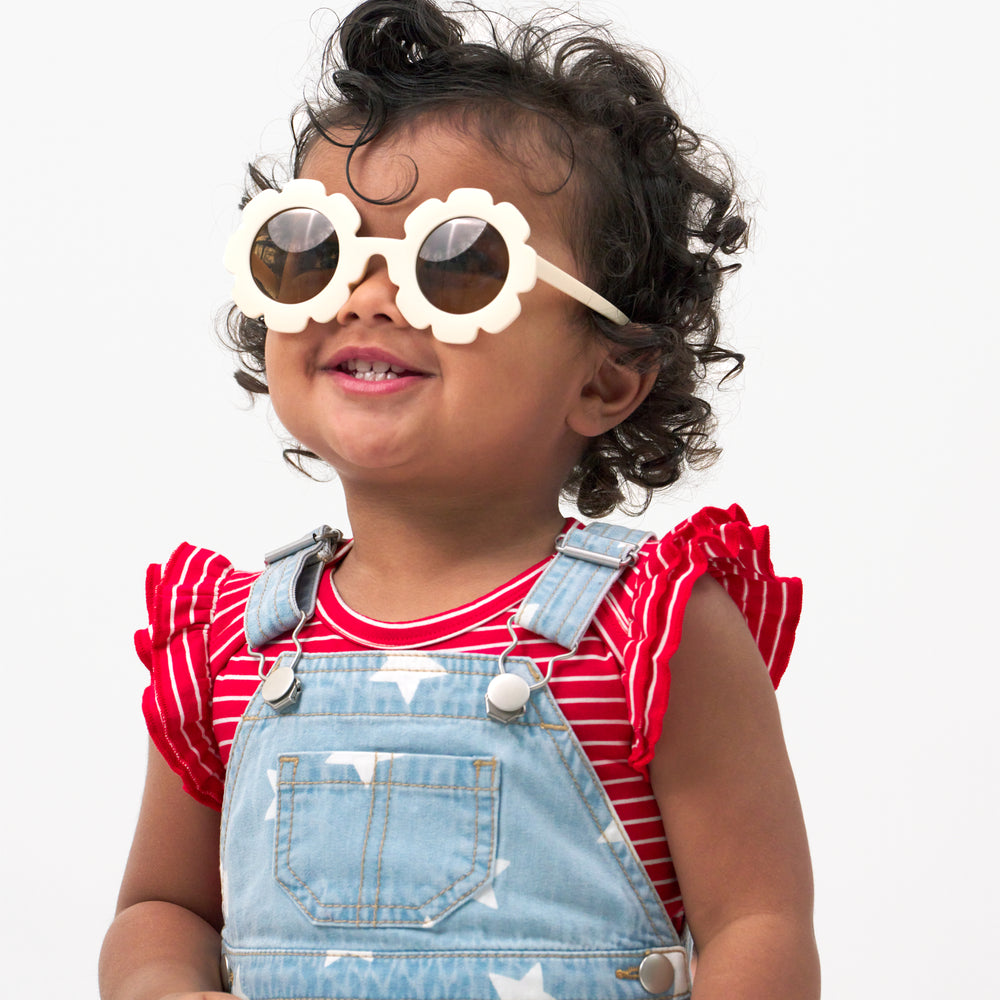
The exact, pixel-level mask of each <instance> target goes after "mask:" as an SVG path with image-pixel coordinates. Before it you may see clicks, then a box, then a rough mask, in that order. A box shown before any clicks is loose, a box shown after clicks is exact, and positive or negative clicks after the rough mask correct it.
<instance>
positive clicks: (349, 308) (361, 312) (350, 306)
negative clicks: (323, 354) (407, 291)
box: [335, 255, 406, 326]
mask: <svg viewBox="0 0 1000 1000" xmlns="http://www.w3.org/2000/svg"><path fill="white" fill-rule="evenodd" d="M398 291H399V289H398V288H397V287H396V285H394V284H393V282H392V279H391V278H390V277H389V269H388V267H387V265H386V262H385V259H384V258H383V257H382V256H380V255H374V256H372V258H371V259H370V260H369V261H368V266H367V268H366V269H365V273H364V274H363V275H362V276H361V280H360V281H358V282H357V284H355V285H354V287H353V288H352V289H351V293H350V295H348V296H347V301H346V302H345V303H344V304H343V305H342V306H341V307H340V309H339V310H338V311H337V315H336V317H335V319H336V321H337V323H338V324H340V325H341V326H345V325H346V324H348V323H351V322H362V323H366V324H367V323H376V324H377V323H392V324H393V325H396V326H405V325H406V320H405V319H404V318H403V314H402V313H401V312H400V311H399V309H398V308H397V307H396V293H397V292H398Z"/></svg>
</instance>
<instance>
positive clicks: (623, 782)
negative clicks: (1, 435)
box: [136, 506, 801, 928]
mask: <svg viewBox="0 0 1000 1000" xmlns="http://www.w3.org/2000/svg"><path fill="white" fill-rule="evenodd" d="M348 548H349V543H348V544H347V545H345V546H344V547H343V548H342V550H341V552H340V553H338V556H342V555H343V554H344V553H345V552H346V551H347V550H348ZM547 562H548V560H546V561H545V562H543V563H539V564H538V565H537V566H533V567H531V568H530V569H528V570H526V571H525V572H524V573H522V574H520V575H519V576H517V577H515V578H514V579H513V580H511V581H510V582H509V583H507V584H505V585H504V586H502V587H500V588H498V589H497V590H494V591H493V592H491V593H490V594H487V595H486V596H485V597H483V598H480V599H479V600H477V601H474V602H473V603H471V604H466V605H464V606H463V607H461V608H458V609H456V610H454V611H449V612H447V613H445V614H440V615H435V616H434V617H432V618H427V619H422V620H420V621H417V622H403V623H384V622H376V621H373V620H371V619H368V618H364V617H363V616H361V615H358V614H356V613H355V612H353V611H352V610H351V609H350V608H348V607H347V606H346V605H345V604H344V603H343V601H341V599H340V596H339V594H338V593H337V590H336V587H335V585H334V571H335V568H336V563H334V564H333V570H332V571H331V572H329V573H325V574H324V576H323V580H322V581H321V584H320V589H319V595H318V599H317V606H316V614H315V615H314V616H313V617H312V619H310V621H309V622H307V624H306V626H305V627H304V628H303V630H302V632H301V633H300V639H301V641H302V645H303V648H304V649H305V651H306V652H309V653H346V652H356V651H359V650H366V649H373V648H374V649H392V648H405V649H414V648H419V649H423V650H438V651H448V652H460V651H465V652H477V653H483V654H487V655H490V656H499V654H500V652H501V651H502V650H503V649H504V648H506V646H507V645H508V644H509V642H510V636H509V633H508V631H507V620H508V618H509V616H510V613H511V612H512V611H513V610H514V609H515V608H516V607H517V605H518V604H520V602H521V601H522V600H523V599H524V597H525V596H526V595H527V593H528V591H529V590H530V588H531V586H532V584H533V583H534V582H535V580H536V579H537V577H538V575H539V574H540V573H541V571H542V570H543V569H544V567H545V565H546V563H547ZM705 572H709V573H711V574H712V576H713V577H715V579H716V580H718V581H719V582H720V583H721V584H722V585H723V586H724V587H725V588H726V590H727V592H728V593H729V595H730V596H731V597H732V599H733V600H734V601H735V602H736V604H737V606H738V607H739V608H740V610H741V611H742V612H743V615H744V617H745V618H746V620H747V624H748V626H749V628H750V631H751V632H752V634H753V636H754V638H755V639H756V641H757V645H758V648H759V649H760V651H761V655H762V656H763V658H764V662H765V664H766V665H767V669H768V671H769V673H770V676H771V680H772V682H773V683H774V684H775V685H776V684H777V683H778V680H779V679H780V677H781V674H782V673H783V672H784V669H785V667H786V665H787V663H788V657H789V655H790V653H791V647H792V642H793V639H794V634H795V627H796V624H797V623H798V617H799V609H800V606H801V584H800V581H799V580H797V579H794V578H783V577H778V576H776V575H775V573H774V570H773V569H772V567H771V560H770V553H769V547H768V531H767V528H765V527H757V528H751V527H750V525H749V524H748V522H747V520H746V516H745V515H744V514H743V511H742V510H740V508H739V507H736V506H733V507H730V508H729V510H727V511H723V510H719V509H716V508H705V509H704V510H702V511H700V512H699V513H698V514H696V515H695V516H694V517H692V518H690V519H688V520H687V521H684V522H683V523H682V524H680V525H679V526H678V527H677V528H676V529H674V531H672V532H670V533H669V534H668V535H666V536H665V537H664V538H662V539H661V540H660V541H650V542H647V543H646V545H644V546H643V548H642V551H641V553H640V556H639V559H638V561H637V563H636V565H635V567H634V568H633V569H632V570H631V571H629V572H626V573H625V574H624V575H623V576H622V577H621V578H620V579H619V580H618V581H617V582H616V583H615V584H614V585H613V586H612V588H611V590H610V592H609V594H608V596H607V598H606V599H605V601H604V602H603V604H602V605H601V606H600V608H599V609H598V612H597V615H596V616H595V619H594V622H593V623H592V625H591V627H590V628H589V629H588V631H587V633H586V635H585V636H584V638H583V641H582V642H581V643H580V646H579V648H578V649H577V653H576V655H575V656H574V657H573V658H572V659H570V660H564V661H561V662H560V663H558V664H557V665H556V669H555V672H554V674H553V677H552V680H551V682H550V684H551V689H552V693H553V695H554V696H555V698H556V700H557V701H558V703H559V705H560V707H561V709H562V711H563V712H564V713H565V715H566V718H567V719H568V721H569V722H570V724H571V726H572V727H573V731H574V733H575V734H576V736H577V738H578V740H579V742H580V744H581V746H582V747H583V750H584V752H585V753H586V755H587V757H588V759H589V760H590V762H591V764H592V765H593V767H594V770H595V772H596V773H597V776H598V778H599V779H600V781H601V783H602V785H603V786H604V788H605V790H606V792H607V794H608V797H609V798H610V799H611V802H612V803H613V805H614V807H615V809H616V811H617V813H618V816H619V818H620V819H621V821H622V824H623V826H624V828H625V831H626V833H627V834H628V836H629V838H630V839H631V841H632V844H633V846H634V847H635V849H636V852H637V854H638V855H639V857H640V859H641V860H642V862H643V863H644V865H645V867H646V870H647V871H648V872H649V876H650V879H651V880H652V882H653V884H654V885H655V886H656V888H657V890H658V892H659V893H660V896H661V898H662V899H663V902H664V905H665V907H666V909H667V912H668V913H669V914H670V916H671V918H672V919H673V920H674V922H675V924H676V926H677V927H678V928H680V926H681V924H682V923H683V918H684V909H683V903H682V901H681V898H680V893H679V891H678V888H677V878H676V875H675V873H674V867H673V863H672V862H671V859H670V850H669V847H668V845H667V842H666V838H665V836H664V832H663V823H662V821H661V819H660V813H659V810H658V808H657V804H656V800H655V799H654V797H653V793H652V789H651V787H650V784H649V773H648V765H649V762H650V760H651V759H652V756H653V750H654V748H655V746H656V742H657V740H658V738H659V736H660V732H661V729H662V726H663V717H664V713H665V712H666V708H667V702H668V699H669V692H670V670H669V664H670V657H671V656H672V655H673V652H674V650H675V649H676V648H677V646H678V643H679V642H680V635H681V625H682V622H683V617H684V608H685V606H686V604H687V600H688V598H689V597H690V594H691V589H692V587H693V586H694V583H695V581H696V580H697V579H698V577H700V576H701V575H702V574H703V573H705ZM257 575H258V574H257V573H243V572H239V571H237V570H235V569H233V567H232V566H231V564H230V563H229V562H228V560H226V559H225V558H224V557H223V556H220V555H219V554H218V553H215V552H210V551H209V550H207V549H199V548H194V547H193V546H191V545H188V544H186V543H185V544H183V545H181V546H180V547H179V548H178V549H177V550H176V551H175V552H174V553H173V555H172V556H171V557H170V559H169V560H168V562H167V563H165V564H164V565H163V566H160V565H153V566H150V568H149V571H148V574H147V580H146V595H147V603H148V606H149V618H150V625H149V628H148V629H143V630H141V631H139V632H137V633H136V648H137V650H138V652H139V655H140V657H141V659H142V660H143V662H144V663H145V664H146V666H147V668H148V669H149V670H150V673H151V682H150V685H149V687H148V688H147V689H146V692H145V694H144V696H143V711H144V713H145V716H146V722H147V725H148V727H149V732H150V735H151V737H152V739H153V741H154V743H155V744H156V746H157V747H158V748H159V750H160V752H161V753H162V754H163V756H164V758H165V759H166V760H167V762H168V763H169V764H170V766H171V767H172V768H173V769H174V770H175V771H176V772H177V773H178V774H179V775H180V776H181V778H182V779H183V782H184V787H185V788H186V789H187V790H188V792H189V793H190V794H191V795H192V796H194V798H196V799H197V800H198V801H199V802H202V803H205V804H206V805H210V806H213V807H215V808H219V807H220V805H221V802H222V792H223V786H224V783H225V768H226V762H227V761H228V759H229V751H230V747H231V746H232V742H233V738H234V735H235V732H236V726H237V724H238V723H239V720H240V716H241V714H242V712H243V710H244V708H245V707H246V705H247V703H248V702H249V700H250V698H251V697H252V696H253V694H254V691H255V690H256V688H257V685H258V684H259V683H260V678H259V676H258V660H257V658H256V657H255V656H253V655H252V654H251V653H250V652H249V651H248V649H247V645H246V639H245V637H244V634H243V612H244V609H245V607H246V602H247V598H248V596H249V593H250V588H251V586H252V584H253V582H254V580H255V579H256V577H257ZM519 638H520V642H519V644H518V647H517V653H518V655H527V656H531V657H532V658H534V659H535V660H539V661H545V660H548V659H549V658H551V657H553V656H557V655H559V654H560V653H562V652H565V650H563V649H562V648H561V647H559V646H556V645H554V644H553V643H551V642H549V641H548V640H546V639H542V638H539V637H538V636H535V635H533V634H532V633H528V632H520V633H519ZM292 648H293V645H292V642H291V638H290V636H286V637H283V639H282V640H280V641H278V642H275V643H273V644H271V645H269V646H267V647H265V648H264V649H263V650H262V652H264V654H265V656H266V658H267V660H268V661H271V660H272V659H273V657H275V656H277V655H278V654H279V653H281V652H283V651H285V650H289V649H292Z"/></svg>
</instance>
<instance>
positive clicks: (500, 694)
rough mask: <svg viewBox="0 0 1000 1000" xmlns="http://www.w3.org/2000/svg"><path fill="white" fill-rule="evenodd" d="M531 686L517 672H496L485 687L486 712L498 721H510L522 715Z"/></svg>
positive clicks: (529, 695)
mask: <svg viewBox="0 0 1000 1000" xmlns="http://www.w3.org/2000/svg"><path fill="white" fill-rule="evenodd" d="M530 697H531V688H530V687H528V682H527V681H526V680H525V679H524V678H523V677H518V676H517V674H498V675H497V676H496V677H494V678H493V680H491V681H490V686H489V687H488V688H487V689H486V714H487V715H489V717H490V718H491V719H496V720H497V721H498V722H510V721H511V720H512V719H517V718H519V717H520V716H522V715H524V706H525V705H527V704H528V699H529V698H530Z"/></svg>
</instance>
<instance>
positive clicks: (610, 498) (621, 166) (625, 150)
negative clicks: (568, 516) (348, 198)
mask: <svg viewBox="0 0 1000 1000" xmlns="http://www.w3.org/2000/svg"><path fill="white" fill-rule="evenodd" d="M477 26H485V33H484V34H483V35H482V38H484V39H485V40H480V41H477V40H466V38H467V35H468V34H470V33H471V30H472V29H474V28H475V27H477ZM665 75H666V74H665V71H664V69H663V65H662V63H660V62H659V60H658V59H657V58H656V57H654V56H651V55H648V54H646V53H642V52H637V51H635V50H632V49H630V48H626V47H625V46H623V45H621V44H619V43H618V42H616V41H615V40H614V39H613V38H612V36H611V35H610V34H609V32H608V30H607V28H606V27H603V26H598V25H593V24H587V23H585V22H581V21H578V20H575V19H568V18H567V17H566V16H565V15H562V14H560V13H559V12H547V13H541V14H539V15H537V16H535V17H533V18H532V19H531V20H530V21H528V22H527V23H524V24H514V23H511V22H508V21H506V20H504V19H501V18H500V17H498V16H495V15H493V16H491V15H487V14H486V13H485V12H484V11H482V10H480V9H479V8H477V7H475V6H474V5H473V4H471V3H470V4H462V5H461V6H460V7H459V8H457V10H453V11H451V12H449V13H445V12H444V11H442V10H441V8H439V7H438V6H437V5H435V4H434V3H432V2H429V0H367V2H365V3H362V4H360V5H359V6H358V7H357V8H355V9H354V10H353V11H352V12H351V13H350V14H349V15H347V17H346V18H344V20H343V21H342V23H341V24H340V26H339V28H338V29H337V31H336V32H335V33H334V34H333V35H332V37H331V38H330V39H329V40H328V41H327V43H326V47H325V49H324V53H323V67H322V74H321V77H320V81H319V85H318V87H317V92H316V96H315V97H314V98H313V99H311V100H306V102H305V103H304V104H303V105H302V106H301V107H300V108H298V109H296V111H295V112H294V113H293V115H292V119H291V127H292V135H293V138H294V149H293V153H292V161H291V174H292V176H298V174H299V172H300V169H301V167H302V163H303V160H304V159H305V156H306V154H307V153H308V151H309V150H310V149H311V148H312V146H313V145H314V144H315V143H316V142H318V141H320V140H326V141H329V142H333V143H335V144H337V145H342V146H343V145H347V146H348V147H349V154H348V182H349V183H350V184H351V187H352V189H354V188H353V183H352V182H351V180H350V156H351V155H353V152H354V151H355V150H356V149H358V148H359V147H360V146H362V145H364V144H365V143H368V142H370V141H371V140H372V139H374V138H375V137H376V136H378V135H381V134H385V133H386V132H387V131H389V130H391V129H394V128H397V127H399V126H401V125H405V124H407V123H410V122H413V121H414V120H416V119H417V118H420V117H422V116H425V115H431V114H447V115H448V118H449V122H454V123H455V127H466V128H469V129H470V130H474V131H475V133H476V134H477V135H478V136H479V137H480V138H482V139H483V140H485V141H487V142H490V143H492V144H494V146H496V147H497V148H498V149H504V148H508V149H509V147H510V146H511V145H516V144H517V143H518V142H523V138H521V139H519V138H518V137H519V136H521V137H523V136H524V135H525V133H526V131H527V133H530V134H531V135H532V136H533V137H537V138H539V139H540V140H541V141H542V142H543V143H544V144H545V146H546V147H547V149H548V151H549V152H550V153H551V154H555V157H556V158H557V159H560V160H561V161H562V162H565V163H566V174H565V177H564V179H563V181H562V182H561V183H560V184H559V185H558V188H557V189H561V188H562V187H564V186H566V184H567V183H568V181H569V179H570V175H572V177H573V184H572V185H571V186H570V188H569V193H570V201H571V204H572V209H571V211H570V212H569V213H567V214H569V215H571V216H572V218H570V219H567V220H565V225H566V237H567V239H568V241H569V243H570V246H571V248H572V249H573V250H574V253H575V257H576V259H577V261H578V262H579V263H580V265H581V267H582V269H583V271H584V281H586V283H587V284H589V285H591V287H593V288H594V289H595V290H597V291H598V292H600V294H601V295H603V296H604V297H605V298H606V299H608V300H610V301H611V302H613V303H615V304H616V305H617V306H618V307H619V308H620V309H622V310H623V311H624V312H625V313H626V314H627V315H628V316H629V317H630V318H631V322H630V323H628V324H627V325H625V326H621V327H620V326H616V325H615V324H614V323H612V322H610V321H609V320H606V319H604V318H603V317H600V316H598V315H596V314H591V315H590V317H589V322H590V324H591V326H592V329H593V331H594V333H595V335H596V336H599V337H601V338H603V340H604V341H605V342H608V343H609V344H611V345H613V347H614V349H615V351H616V354H615V357H616V359H617V360H618V362H619V363H621V364H625V365H628V366H630V367H632V368H635V369H638V370H641V371H650V370H653V369H655V370H656V372H657V376H656V381H655V384H654V385H653V388H652V390H651V392H650V393H649V395H648V396H647V398H646V399H645V400H644V401H643V403H642V404H640V406H639V407H638V408H637V409H636V410H635V411H634V412H633V413H632V414H631V415H630V416H629V417H628V418H627V419H626V420H624V421H623V422H622V423H621V424H619V425H618V426H617V427H615V428H613V429H612V430H609V431H607V432H606V433H604V434H603V435H601V436H600V437H597V438H595V439H593V440H592V441H591V442H590V444H589V446H588V447H587V449H586V451H585V453H584V454H583V456H582V457H581V459H580V461H579V462H578V463H577V465H576V467H575V468H574V469H573V471H572V473H571V474H570V476H569V478H568V480H567V482H566V483H565V484H564V487H563V493H564V495H565V496H566V497H568V498H570V499H572V500H574V501H575V502H576V504H577V506H578V507H579V509H580V511H581V512H582V513H583V514H584V515H586V516H590V517H600V516H603V515H606V514H608V513H609V512H610V511H611V510H613V509H614V508H615V507H616V506H620V507H621V508H622V509H623V510H626V511H630V512H635V511H641V510H643V509H645V507H646V506H648V504H649V501H650V499H651V498H652V495H653V491H654V490H656V489H660V488H663V487H666V486H669V485H670V484H672V483H673V482H675V481H676V480H677V479H678V477H679V476H680V474H681V472H682V471H683V468H684V465H685V463H687V464H689V465H693V466H701V465H705V464H708V463H709V462H711V461H712V460H714V458H715V457H716V456H717V454H718V451H719V449H718V448H717V447H716V446H715V444H714V442H713V440H712V431H713V429H714V426H715V420H714V417H713V414H712V408H711V406H710V404H709V403H708V402H707V401H706V400H705V399H703V398H701V396H699V395H698V392H699V391H704V390H705V388H706V386H707V384H708V379H709V369H710V368H711V367H712V366H714V365H718V364H725V365H727V366H728V370H727V371H726V372H725V373H724V374H723V376H722V379H721V381H725V379H726V378H728V377H729V376H731V375H734V374H736V373H737V372H739V371H740V370H741V369H742V367H743V360H744V359H743V355H741V354H738V353H737V352H735V351H732V350H729V349H728V348H727V347H725V346H723V345H722V344H720V343H719V327H720V324H719V312H718V300H719V294H720V291H721V287H722V283H723V280H724V278H725V275H726V273H727V272H729V271H732V270H734V269H735V268H737V267H738V266H739V265H738V264H736V263H733V262H730V263H726V262H724V261H723V260H721V259H720V258H721V257H731V255H733V254H735V253H738V252H739V251H740V250H742V249H744V247H745V245H746V235H747V224H746V222H745V221H744V220H743V218H742V217H741V206H740V203H739V200H738V198H737V197H736V195H735V183H734V171H733V168H732V165H731V163H730V161H729V159H728V158H727V157H726V156H725V154H724V153H722V152H721V151H720V150H719V149H718V148H717V147H716V146H714V144H712V143H710V142H708V141H707V140H706V139H705V138H704V137H702V136H699V135H698V134H696V133H695V132H694V131H692V130H691V129H690V128H689V127H687V126H686V125H684V124H682V122H681V121H680V119H679V118H678V116H677V114H676V113H675V112H674V110H673V109H672V108H671V106H670V105H669V104H668V103H667V100H666V97H665V95H664V88H665ZM529 120H530V125H531V126H532V127H531V128H530V129H527V130H525V128H524V126H525V124H526V122H528V121H529ZM345 128H349V129H351V130H353V131H352V135H353V139H352V141H351V142H350V143H346V144H345V142H344V129H345ZM334 133H336V134H334ZM417 169H419V165H417ZM278 186H280V183H279V181H278V180H277V179H276V176H275V171H274V170H273V169H272V171H271V172H270V174H268V173H265V169H264V167H263V165H262V163H258V164H251V165H250V167H249V170H248V179H247V185H246V190H245V192H244V201H243V204H246V201H247V200H249V198H250V197H252V196H253V195H254V194H256V193H258V192H259V191H260V190H262V189H263V188H265V187H278ZM355 191H356V189H355ZM356 193H357V194H359V196H360V197H364V196H363V195H361V193H360V192H357V191H356ZM404 197H405V195H404ZM367 200H374V199H367ZM266 332H267V331H266V328H265V327H264V324H263V323H262V322H261V321H260V320H259V319H256V318H253V317H248V316H245V315H243V314H242V313H241V312H240V311H239V310H238V309H237V307H236V306H233V307H232V308H231V309H230V311H229V315H228V318H227V321H226V337H227V339H228V342H229V344H230V346H232V347H233V348H234V349H235V351H236V352H237V354H238V356H239V360H240V370H238V371H237V372H236V373H235V378H236V380H237V382H239V384H240V385H241V386H243V388H245V389H246V390H248V391H249V392H250V393H266V392H267V384H266V382H265V377H266V376H265V372H264V340H265V337H266ZM285 457H286V458H287V459H288V460H289V461H291V462H292V464H293V465H295V466H296V467H297V468H300V469H303V466H302V464H301V460H302V458H303V457H308V458H315V456H314V455H312V454H311V453H310V452H307V451H305V450H304V449H301V448H289V449H286V453H285ZM303 471H305V470H304V469H303Z"/></svg>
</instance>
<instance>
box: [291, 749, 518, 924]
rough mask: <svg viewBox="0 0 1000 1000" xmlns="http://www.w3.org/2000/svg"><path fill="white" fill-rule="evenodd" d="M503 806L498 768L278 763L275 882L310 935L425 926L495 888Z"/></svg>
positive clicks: (365, 761) (380, 755)
mask: <svg viewBox="0 0 1000 1000" xmlns="http://www.w3.org/2000/svg"><path fill="white" fill-rule="evenodd" d="M499 802H500V765H499V762H498V761H497V760H495V759H493V758H478V757H449V756H439V755H432V754H405V753H388V752H382V751H379V752H371V751H346V750H338V751H332V752H327V751H323V752H318V753H315V752H310V753H301V754H291V753H289V754H283V755H282V756H281V757H280V758H279V759H278V779H277V815H276V824H277V827H276V831H275V846H274V877H275V879H276V880H277V881H278V883H279V884H280V885H281V886H282V888H284V890H285V891H286V892H287V893H288V894H289V895H290V896H291V897H292V899H293V900H294V901H295V902H296V903H297V905H298V906H299V907H300V908H301V909H302V911H303V912H304V913H305V915H306V916H307V917H308V918H309V919H310V920H311V921H312V922H313V923H316V924H350V925H352V926H355V927H377V926H421V925H425V926H430V925H432V924H434V923H437V922H438V921H439V920H441V918H442V917H444V916H446V915H447V914H448V913H450V912H451V911H452V910H454V909H455V908H456V907H458V906H460V905H461V904H462V903H463V902H464V901H466V900H468V899H471V898H472V896H473V895H474V894H475V892H476V891H477V890H478V889H480V888H481V887H482V886H484V885H485V884H486V883H487V882H488V881H489V880H490V878H492V876H493V867H494V860H495V857H496V837H497V813H498V809H499Z"/></svg>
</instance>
